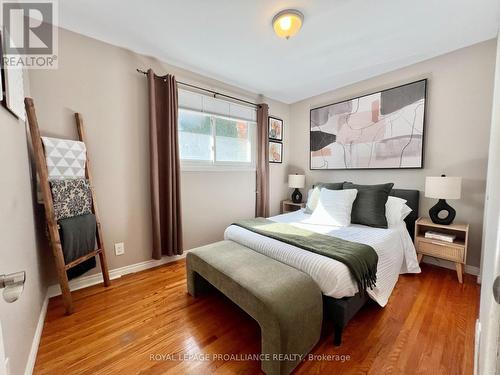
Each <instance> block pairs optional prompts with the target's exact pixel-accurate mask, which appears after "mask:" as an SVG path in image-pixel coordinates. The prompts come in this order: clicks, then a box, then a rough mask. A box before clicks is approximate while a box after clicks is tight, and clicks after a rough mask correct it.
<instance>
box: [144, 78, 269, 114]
mask: <svg viewBox="0 0 500 375" xmlns="http://www.w3.org/2000/svg"><path fill="white" fill-rule="evenodd" d="M136 70H137V71H138V72H139V73H142V74H145V75H147V74H148V72H145V71H144V70H141V69H136ZM177 83H178V84H179V85H182V86H187V87H191V88H193V89H197V90H201V91H205V92H209V93H211V94H212V95H213V96H214V98H215V97H217V96H222V97H224V98H228V99H231V100H235V101H238V102H242V103H245V104H248V105H251V106H254V107H259V104H255V103H252V102H249V101H247V100H243V99H240V98H236V97H234V96H231V95H226V94H222V93H220V92H217V91H213V90H210V89H206V88H204V87H199V86H195V85H192V84H190V83H185V82H181V81H177Z"/></svg>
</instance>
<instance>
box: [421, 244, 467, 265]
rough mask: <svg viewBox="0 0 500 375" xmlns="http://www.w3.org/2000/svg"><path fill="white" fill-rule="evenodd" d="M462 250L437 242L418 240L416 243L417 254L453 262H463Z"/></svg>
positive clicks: (458, 247)
mask: <svg viewBox="0 0 500 375" xmlns="http://www.w3.org/2000/svg"><path fill="white" fill-rule="evenodd" d="M464 250H465V249H464V248H463V247H460V246H452V245H447V244H444V243H442V242H437V241H436V242H434V241H427V240H419V241H418V242H417V252H418V253H422V254H424V255H430V256H434V257H438V258H443V259H448V260H452V261H454V262H460V263H463V262H464Z"/></svg>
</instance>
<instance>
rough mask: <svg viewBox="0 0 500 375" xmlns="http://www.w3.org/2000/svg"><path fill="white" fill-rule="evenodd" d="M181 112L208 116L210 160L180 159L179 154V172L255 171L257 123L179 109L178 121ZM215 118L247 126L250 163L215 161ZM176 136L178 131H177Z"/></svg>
mask: <svg viewBox="0 0 500 375" xmlns="http://www.w3.org/2000/svg"><path fill="white" fill-rule="evenodd" d="M181 111H182V112H191V113H195V114H200V115H204V116H208V117H209V118H210V129H211V142H212V145H211V160H210V161H208V160H195V159H182V158H181V155H180V154H179V160H180V165H181V171H188V172H189V171H193V172H198V171H227V172H231V171H235V172H241V171H256V170H257V143H256V140H257V122H256V121H249V120H246V119H241V118H237V117H228V116H223V115H219V114H216V113H211V112H203V111H197V110H193V109H188V108H182V107H180V108H179V116H178V117H179V118H178V121H180V117H181ZM215 118H221V119H225V120H230V121H241V122H245V123H247V124H248V127H249V132H248V134H249V139H250V147H251V161H250V162H241V161H217V142H216V126H215ZM177 133H178V136H179V133H180V131H179V130H177Z"/></svg>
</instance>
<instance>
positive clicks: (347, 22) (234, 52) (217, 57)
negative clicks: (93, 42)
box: [59, 0, 499, 103]
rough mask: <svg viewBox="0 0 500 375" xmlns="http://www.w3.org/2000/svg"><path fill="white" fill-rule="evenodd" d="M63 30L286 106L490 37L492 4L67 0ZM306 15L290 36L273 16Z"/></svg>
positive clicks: (494, 17) (487, 0) (489, 0)
mask: <svg viewBox="0 0 500 375" xmlns="http://www.w3.org/2000/svg"><path fill="white" fill-rule="evenodd" d="M59 7H60V8H59V14H60V16H59V18H60V24H61V26H62V27H64V28H67V29H69V30H73V31H76V32H78V33H81V34H84V35H88V36H91V37H94V38H96V39H100V40H103V41H106V42H108V43H111V44H115V45H118V46H122V47H126V48H128V49H131V50H133V51H135V52H139V53H144V54H147V55H151V56H154V57H157V58H158V59H160V60H163V61H165V62H167V63H170V64H173V65H177V66H179V67H182V68H185V69H189V70H191V71H194V72H197V73H201V74H203V75H206V76H209V77H212V78H215V79H218V80H221V81H223V82H226V83H229V84H232V85H235V86H238V87H241V88H243V89H246V90H249V91H252V92H255V93H259V94H263V95H265V96H267V97H269V98H272V99H277V100H280V101H283V102H286V103H293V102H296V101H299V100H301V99H305V98H308V97H311V96H313V95H317V94H320V93H323V92H325V91H329V90H333V89H335V88H338V87H341V86H345V85H348V84H351V83H354V82H357V81H361V80H364V79H367V78H370V77H373V76H375V75H378V74H381V73H384V72H387V71H391V70H394V69H397V68H400V67H403V66H407V65H410V64H413V63H416V62H418V61H422V60H425V59H428V58H430V57H433V56H437V55H440V54H443V53H446V52H449V51H452V50H455V49H458V48H462V47H465V46H468V45H471V44H474V43H478V42H481V41H484V40H487V39H490V38H493V37H495V36H496V31H497V24H498V19H499V17H498V9H497V8H498V1H497V0H307V1H306V0H302V1H299V0H288V1H283V0H163V1H162V0H143V1H130V0H129V1H124V0H106V1H103V0H71V1H68V0H67V1H60V2H59ZM285 8H296V9H298V10H300V11H301V12H302V13H304V17H305V19H304V25H303V28H302V30H301V31H300V32H299V34H298V35H296V36H295V37H294V38H291V39H290V40H284V39H279V38H278V37H277V36H275V35H274V32H273V29H272V27H271V20H272V18H273V16H274V14H275V13H277V12H278V11H280V10H282V9H285Z"/></svg>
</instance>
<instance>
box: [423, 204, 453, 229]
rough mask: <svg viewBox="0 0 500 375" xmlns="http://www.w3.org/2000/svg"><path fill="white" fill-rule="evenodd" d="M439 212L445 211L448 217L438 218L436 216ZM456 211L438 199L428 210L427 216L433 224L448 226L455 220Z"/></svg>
mask: <svg viewBox="0 0 500 375" xmlns="http://www.w3.org/2000/svg"><path fill="white" fill-rule="evenodd" d="M441 211H446V212H447V213H448V215H447V216H446V217H445V218H440V217H439V216H438V214H439V213H440V212H441ZM456 214H457V211H455V210H454V209H453V207H451V206H450V205H449V204H448V203H446V200H444V199H440V200H439V201H438V202H437V203H436V204H435V205H434V206H433V207H432V208H431V209H430V210H429V216H430V218H431V220H432V222H433V223H436V224H442V225H450V224H451V223H453V220H455V216H456Z"/></svg>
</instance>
